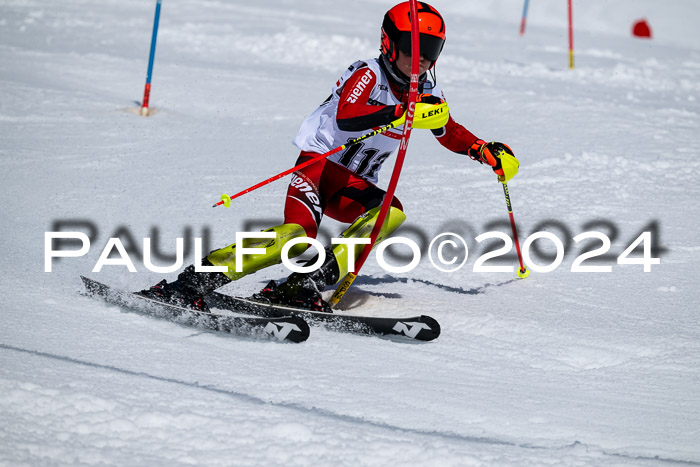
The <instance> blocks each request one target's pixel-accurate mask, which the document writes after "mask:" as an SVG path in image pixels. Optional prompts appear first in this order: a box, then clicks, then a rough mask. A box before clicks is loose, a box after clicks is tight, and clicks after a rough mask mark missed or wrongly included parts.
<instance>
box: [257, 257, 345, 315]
mask: <svg viewBox="0 0 700 467" xmlns="http://www.w3.org/2000/svg"><path fill="white" fill-rule="evenodd" d="M316 259H317V257H314V258H312V259H311V260H309V261H308V262H307V263H306V265H310V264H313V263H315V262H316ZM339 278H340V271H339V269H338V261H336V259H335V254H333V250H332V249H330V248H327V249H326V261H325V262H324V263H323V265H322V266H321V267H320V268H319V269H317V270H316V271H314V272H310V273H299V272H295V273H292V274H291V275H290V276H289V277H288V278H287V281H286V282H283V283H281V284H277V283H276V282H275V281H270V282H269V283H268V284H267V286H265V288H264V289H262V290H261V291H260V292H258V293H256V294H254V295H253V296H252V297H251V298H252V299H253V300H257V301H262V302H268V303H274V304H278V305H289V306H293V307H296V308H304V309H307V310H312V311H321V312H325V313H332V312H333V311H332V310H331V307H330V305H328V303H326V302H325V301H324V300H323V297H322V296H321V291H322V290H323V289H324V288H325V287H326V286H327V285H332V284H335V283H336V282H338V279H339Z"/></svg>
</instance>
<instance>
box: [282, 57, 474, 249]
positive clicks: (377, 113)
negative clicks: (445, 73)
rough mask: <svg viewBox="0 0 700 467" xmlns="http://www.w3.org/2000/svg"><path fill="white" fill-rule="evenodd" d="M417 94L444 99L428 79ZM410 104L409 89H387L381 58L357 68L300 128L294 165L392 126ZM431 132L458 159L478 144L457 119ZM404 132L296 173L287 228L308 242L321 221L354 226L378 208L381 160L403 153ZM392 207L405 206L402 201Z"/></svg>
mask: <svg viewBox="0 0 700 467" xmlns="http://www.w3.org/2000/svg"><path fill="white" fill-rule="evenodd" d="M419 92H420V93H424V94H432V95H434V96H437V97H439V98H441V99H443V100H444V99H445V97H444V95H443V93H442V91H441V90H440V88H439V87H438V86H437V84H435V83H433V82H432V81H430V80H428V79H426V80H425V81H423V82H422V83H421V84H420V87H419ZM407 100H408V89H404V90H399V88H398V87H397V86H396V85H394V84H392V82H390V80H389V78H388V76H387V74H386V73H385V71H384V70H383V68H382V66H381V65H380V63H379V59H372V60H364V61H357V62H355V63H353V64H352V65H351V66H350V67H349V68H348V69H347V70H346V71H345V73H343V75H342V76H341V77H340V79H339V80H338V81H337V82H336V83H335V86H334V87H333V89H332V92H331V95H330V96H329V97H328V99H326V101H325V102H323V103H322V104H321V105H320V106H319V107H318V108H316V110H315V111H314V112H313V113H312V114H311V115H309V116H308V117H307V118H306V119H305V120H304V122H303V123H302V125H301V128H300V129H299V132H298V134H297V136H296V137H295V138H294V141H293V143H294V145H295V146H297V147H298V148H299V149H301V151H302V152H301V155H300V156H299V160H298V161H297V163H299V162H302V161H303V160H305V159H307V158H308V157H311V156H314V155H317V154H323V153H326V152H328V151H330V150H332V149H334V148H336V147H338V146H342V145H343V144H345V143H347V142H348V141H350V140H352V139H355V138H358V137H360V136H362V135H364V134H366V133H368V132H369V131H371V130H372V129H376V128H379V127H382V126H385V125H388V124H389V123H391V122H392V121H394V120H396V119H397V118H398V117H399V116H401V115H402V114H403V110H404V109H405V107H406V104H407ZM431 131H432V132H433V134H434V135H435V136H436V138H437V140H438V141H439V142H440V143H441V144H442V145H443V146H445V147H446V148H448V149H450V150H452V151H454V152H458V153H461V154H467V151H468V149H469V147H470V146H471V145H472V144H473V143H474V142H475V141H476V140H477V137H476V136H474V135H473V134H472V133H471V132H470V131H468V130H467V129H465V128H464V127H463V126H462V125H459V124H458V123H456V122H455V121H454V120H453V119H452V117H450V118H449V120H448V122H447V124H446V125H445V126H444V127H443V128H441V129H438V130H431ZM402 133H403V126H400V127H397V128H394V129H392V130H389V131H386V132H384V133H381V134H379V135H376V136H373V137H372V138H369V139H367V140H365V141H363V142H361V143H358V144H356V145H353V146H350V147H348V148H347V149H345V150H344V151H341V152H338V153H336V154H334V155H332V156H330V157H328V158H327V159H326V160H324V161H321V162H318V163H316V164H313V165H311V166H309V167H306V168H305V169H303V170H300V171H298V172H296V173H295V174H294V177H293V178H292V182H291V183H290V186H289V190H288V193H287V201H286V204H285V222H289V223H297V224H300V225H302V226H303V227H304V229H305V230H306V233H307V235H309V236H315V235H316V232H317V230H316V229H317V227H318V223H320V221H321V218H322V216H323V215H324V214H325V215H329V216H331V217H332V218H334V219H336V220H339V221H341V222H352V221H353V220H354V219H355V218H357V217H358V216H359V215H361V214H363V213H364V212H366V211H367V210H369V209H371V208H373V207H376V206H378V205H379V204H381V201H382V198H383V195H384V191H383V190H381V189H379V188H377V187H376V186H375V185H374V183H376V181H377V178H378V173H379V170H380V168H381V166H382V164H383V163H384V161H385V160H386V159H387V158H388V157H389V156H390V155H391V154H392V153H393V152H394V151H395V150H396V149H397V148H398V146H399V144H400V140H401V134H402ZM392 204H393V205H394V206H396V207H399V208H400V207H401V203H400V202H399V201H398V200H397V199H394V200H392Z"/></svg>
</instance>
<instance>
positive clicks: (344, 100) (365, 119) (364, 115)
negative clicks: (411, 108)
mask: <svg viewBox="0 0 700 467" xmlns="http://www.w3.org/2000/svg"><path fill="white" fill-rule="evenodd" d="M376 84H377V77H376V76H375V74H374V72H372V70H370V69H369V68H368V67H367V66H364V67H362V68H359V69H358V70H357V71H355V73H353V74H352V76H350V78H348V80H347V81H346V82H345V84H344V85H343V90H342V92H341V93H340V102H339V103H338V113H337V115H336V122H337V123H338V128H340V129H341V130H343V131H363V130H368V129H370V128H375V127H380V126H384V125H388V124H389V123H391V122H392V121H394V120H395V119H396V118H398V117H400V116H401V115H402V113H403V111H402V110H401V107H400V106H396V105H374V103H371V102H370V97H369V96H370V94H371V93H372V88H374V86H375V85H376ZM397 107H398V109H397ZM396 113H398V114H399V115H396Z"/></svg>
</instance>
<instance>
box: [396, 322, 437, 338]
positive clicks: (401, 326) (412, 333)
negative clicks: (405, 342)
mask: <svg viewBox="0 0 700 467" xmlns="http://www.w3.org/2000/svg"><path fill="white" fill-rule="evenodd" d="M393 329H394V331H396V332H397V333H398V334H403V335H404V336H406V337H410V338H411V339H415V338H416V336H417V335H418V333H420V332H421V331H422V330H423V329H428V330H430V326H428V325H427V324H425V323H421V322H420V321H415V322H403V321H398V322H397V323H396V324H395V325H394V328H393Z"/></svg>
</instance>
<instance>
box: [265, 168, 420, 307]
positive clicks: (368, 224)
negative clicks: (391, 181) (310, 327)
mask: <svg viewBox="0 0 700 467" xmlns="http://www.w3.org/2000/svg"><path fill="white" fill-rule="evenodd" d="M326 165H327V167H326V170H325V171H324V176H323V178H322V185H323V186H324V187H325V188H326V190H325V191H324V190H322V193H325V194H326V196H327V198H328V199H329V200H330V201H328V203H327V204H326V210H325V214H326V215H329V216H330V217H332V218H334V219H336V220H339V221H341V222H352V224H351V225H350V227H348V228H347V229H346V230H345V231H344V232H343V233H342V234H341V238H369V236H370V234H371V232H372V229H373V228H374V225H375V223H376V220H377V217H378V216H379V211H380V207H381V203H382V200H383V199H384V195H385V192H384V191H383V190H381V189H379V188H377V187H376V186H375V185H373V184H372V183H370V182H368V181H366V180H364V179H361V178H359V177H357V176H356V175H355V174H353V173H352V172H350V171H348V170H347V169H345V168H344V167H341V166H338V165H337V164H334V163H328V164H326ZM334 182H335V183H336V185H335V186H334ZM329 187H330V188H329ZM329 192H330V193H331V195H330V196H329V195H328V193H329ZM351 216H352V217H351ZM405 219H406V216H405V215H404V213H403V211H402V206H401V203H400V202H399V200H398V199H397V198H394V199H393V200H392V205H391V207H390V210H389V212H388V214H387V218H386V220H385V222H384V226H383V227H382V230H381V232H380V234H379V236H378V238H377V242H379V241H381V240H383V239H384V238H386V237H387V236H389V235H390V234H391V233H392V232H394V231H395V230H396V229H397V228H398V227H399V226H400V225H401V224H402V223H403V222H404V220H405ZM361 251H362V247H361V246H360V247H353V246H352V245H346V244H338V245H335V246H329V247H328V248H326V250H325V254H326V259H325V261H324V262H323V264H322V265H321V267H320V268H319V269H317V270H315V271H313V272H311V273H296V272H295V273H292V274H291V275H290V276H289V277H288V279H287V281H286V282H284V283H283V284H281V285H277V284H275V283H274V281H273V282H271V283H270V284H268V286H267V287H266V288H265V289H263V291H262V292H261V293H259V294H256V295H255V298H258V299H267V300H269V301H272V302H277V303H285V304H290V305H296V306H302V307H306V308H311V309H316V310H320V311H330V309H329V308H328V305H327V304H326V303H325V302H323V300H321V294H320V292H321V291H322V290H323V289H324V288H325V287H326V286H327V285H333V284H336V283H337V282H338V281H339V280H340V279H341V278H342V277H344V276H345V274H347V272H348V269H349V265H350V259H351V258H352V259H353V263H354V260H356V259H357V258H358V257H359V255H360V253H361ZM317 259H318V257H314V258H312V259H311V260H309V262H307V265H310V264H314V263H315V262H316V261H317Z"/></svg>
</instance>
